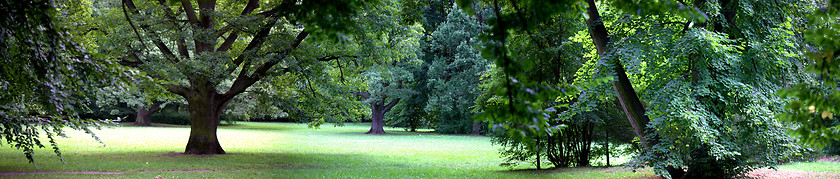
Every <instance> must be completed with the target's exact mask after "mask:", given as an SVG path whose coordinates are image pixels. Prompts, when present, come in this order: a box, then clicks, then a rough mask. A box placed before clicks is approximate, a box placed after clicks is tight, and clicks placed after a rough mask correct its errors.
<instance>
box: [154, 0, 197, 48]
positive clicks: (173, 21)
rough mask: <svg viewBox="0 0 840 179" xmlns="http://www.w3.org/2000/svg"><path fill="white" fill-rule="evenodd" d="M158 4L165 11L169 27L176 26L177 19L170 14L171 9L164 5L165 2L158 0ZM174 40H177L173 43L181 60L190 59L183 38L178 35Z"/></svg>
mask: <svg viewBox="0 0 840 179" xmlns="http://www.w3.org/2000/svg"><path fill="white" fill-rule="evenodd" d="M158 3H159V4H160V5H161V6H163V8H164V9H165V10H164V11H165V12H164V16H166V18H167V19H169V21H170V25H172V26H177V23H176V22H178V21H179V20H178V18H175V13H173V12H172V9H170V8H169V7H168V6H167V5H166V0H158ZM176 38H177V40H175V41H176V45H178V54H179V55H181V58H185V59H188V58H190V52H189V51H188V50H187V41H186V40H185V39H184V36H180V35H179V36H177V37H176Z"/></svg>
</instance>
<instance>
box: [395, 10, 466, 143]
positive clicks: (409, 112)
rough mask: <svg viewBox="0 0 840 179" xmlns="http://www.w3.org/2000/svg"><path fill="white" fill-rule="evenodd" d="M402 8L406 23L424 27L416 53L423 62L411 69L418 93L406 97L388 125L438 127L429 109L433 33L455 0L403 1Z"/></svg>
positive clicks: (414, 89)
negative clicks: (427, 108) (435, 125)
mask: <svg viewBox="0 0 840 179" xmlns="http://www.w3.org/2000/svg"><path fill="white" fill-rule="evenodd" d="M401 2H402V6H401V7H402V9H401V10H400V17H401V19H402V24H403V25H409V24H415V23H420V25H421V27H422V28H423V31H422V33H423V36H421V37H420V39H419V43H420V44H419V48H420V49H419V50H418V51H417V52H415V53H416V54H417V56H418V58H420V59H421V60H422V62H423V63H420V64H419V65H415V66H412V67H411V68H409V71H411V72H412V74H413V75H414V79H415V82H413V83H410V84H408V85H409V86H411V89H412V90H413V91H415V92H417V93H414V94H413V95H411V96H409V97H408V98H405V99H404V100H403V101H404V102H403V103H399V104H397V106H395V107H394V111H395V112H396V113H395V114H394V115H391V116H393V117H391V118H389V119H388V122H387V125H389V126H394V127H404V128H406V129H407V130H410V131H416V129H417V128H425V127H434V121H435V120H434V118H433V117H432V116H430V115H429V114H428V113H427V112H426V110H425V108H426V106H427V103H428V100H429V99H428V97H429V95H428V94H429V93H430V89H429V87H428V85H427V84H428V79H429V77H428V76H429V75H428V72H429V66H430V65H431V64H432V61H433V60H434V59H435V56H434V55H426V54H431V53H432V49H433V48H435V47H436V45H435V44H433V43H432V34H433V33H434V32H435V30H437V29H438V26H440V24H441V23H443V22H444V21H445V20H446V16H447V15H448V14H449V11H450V10H451V9H452V5H453V3H454V1H453V0H431V1H425V0H409V1H401Z"/></svg>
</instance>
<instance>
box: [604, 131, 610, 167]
mask: <svg viewBox="0 0 840 179" xmlns="http://www.w3.org/2000/svg"><path fill="white" fill-rule="evenodd" d="M604 137H605V138H606V140H605V141H606V142H604V146H605V147H606V148H607V167H610V132H609V131H605V133H604Z"/></svg>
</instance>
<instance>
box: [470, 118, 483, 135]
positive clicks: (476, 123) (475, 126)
mask: <svg viewBox="0 0 840 179" xmlns="http://www.w3.org/2000/svg"><path fill="white" fill-rule="evenodd" d="M479 130H481V122H479V121H477V120H475V121H473V126H472V133H470V135H481V134H480V133H479Z"/></svg>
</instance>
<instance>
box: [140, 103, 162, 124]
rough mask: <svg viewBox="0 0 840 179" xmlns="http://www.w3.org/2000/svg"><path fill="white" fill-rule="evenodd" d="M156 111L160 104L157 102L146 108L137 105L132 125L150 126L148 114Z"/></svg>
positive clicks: (158, 109) (150, 121)
mask: <svg viewBox="0 0 840 179" xmlns="http://www.w3.org/2000/svg"><path fill="white" fill-rule="evenodd" d="M158 111H160V106H159V105H158V104H153V105H152V107H151V108H149V109H148V110H147V109H146V108H144V107H137V117H136V118H134V125H136V126H152V120H151V119H150V116H151V115H152V114H154V113H155V112H158Z"/></svg>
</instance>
